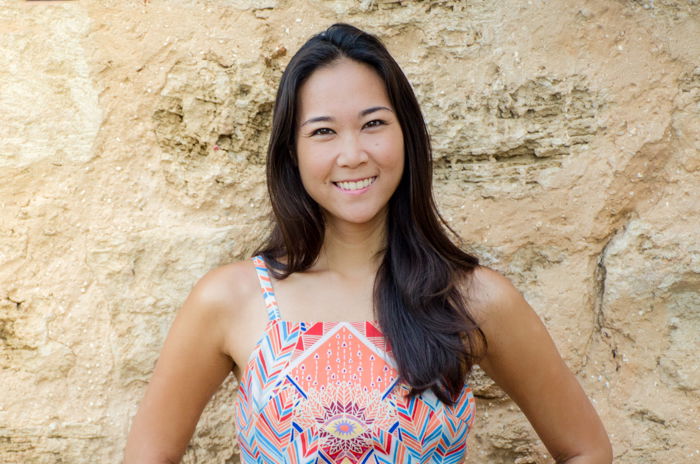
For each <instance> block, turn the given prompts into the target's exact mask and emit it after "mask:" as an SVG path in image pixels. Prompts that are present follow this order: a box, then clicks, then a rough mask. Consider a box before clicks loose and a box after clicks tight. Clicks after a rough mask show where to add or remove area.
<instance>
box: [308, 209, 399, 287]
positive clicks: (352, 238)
mask: <svg viewBox="0 0 700 464" xmlns="http://www.w3.org/2000/svg"><path fill="white" fill-rule="evenodd" d="M385 246H386V216H385V215H378V216H377V218H376V219H374V220H373V221H371V222H370V223H366V224H349V223H338V222H335V221H327V223H326V232H325V237H324V240H323V246H322V247H321V252H320V254H319V258H318V261H317V263H316V265H315V266H314V268H316V269H317V270H329V271H334V272H337V273H340V274H343V275H346V276H349V277H350V276H357V277H366V276H368V275H371V276H374V275H375V274H376V272H377V269H378V268H379V264H380V262H381V255H382V253H380V252H381V251H382V250H383V249H384V247H385Z"/></svg>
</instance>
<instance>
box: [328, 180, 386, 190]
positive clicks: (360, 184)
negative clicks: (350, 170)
mask: <svg viewBox="0 0 700 464" xmlns="http://www.w3.org/2000/svg"><path fill="white" fill-rule="evenodd" d="M374 179H376V177H368V178H367V179H363V180H360V181H357V182H336V185H338V187H340V188H341V189H343V190H360V189H363V188H365V187H367V186H368V185H369V184H371V183H372V182H374Z"/></svg>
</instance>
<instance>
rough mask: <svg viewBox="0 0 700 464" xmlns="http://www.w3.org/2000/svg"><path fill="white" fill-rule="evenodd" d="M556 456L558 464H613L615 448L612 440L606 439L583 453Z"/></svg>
mask: <svg viewBox="0 0 700 464" xmlns="http://www.w3.org/2000/svg"><path fill="white" fill-rule="evenodd" d="M554 458H555V462H556V463H557V464H612V462H613V449H612V445H611V444H610V440H605V442H601V443H599V444H597V445H596V446H595V447H591V448H590V449H588V450H586V451H585V452H582V453H581V454H577V455H575V456H567V457H557V456H554Z"/></svg>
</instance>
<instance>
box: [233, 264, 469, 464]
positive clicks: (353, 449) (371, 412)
mask: <svg viewBox="0 0 700 464" xmlns="http://www.w3.org/2000/svg"><path fill="white" fill-rule="evenodd" d="M253 261H254V263H255V268H256V270H257V274H258V278H259V280H260V286H261V289H262V293H263V297H264V300H265V306H266V308H267V314H268V323H267V325H266V328H265V331H264V333H263V335H262V337H261V338H260V339H259V341H258V342H257V344H256V346H255V348H254V350H253V352H252V353H251V355H250V358H249V359H248V364H247V365H246V367H245V369H244V371H243V374H242V378H241V382H240V384H239V386H238V396H237V397H236V399H235V401H234V409H235V420H236V425H237V431H236V435H237V438H238V443H239V447H240V451H241V463H242V464H253V463H255V464H263V463H264V464H296V463H304V464H311V463H313V464H355V463H372V464H375V463H377V464H378V463H392V464H393V463H402V464H412V463H455V464H457V463H462V462H463V461H464V458H465V454H466V439H467V434H468V433H469V430H470V428H471V426H472V423H473V421H474V395H473V394H472V391H471V388H469V386H468V385H467V384H466V383H465V385H464V387H463V389H462V391H461V393H460V396H459V397H458V399H457V401H456V403H455V404H454V406H451V407H450V406H446V405H445V404H444V403H442V402H440V401H439V400H438V399H437V397H436V396H435V394H434V393H433V392H432V391H426V392H423V393H422V394H421V395H418V396H417V397H415V398H412V399H408V398H407V397H406V396H405V394H406V393H407V392H408V391H409V387H408V385H406V384H405V383H403V381H399V380H398V371H397V368H396V362H395V360H394V358H393V356H392V352H391V347H389V346H388V345H387V342H386V340H385V339H384V337H383V335H382V333H381V331H380V329H379V324H378V323H377V322H376V321H357V322H323V321H308V322H299V321H288V320H284V319H282V318H281V316H280V312H279V308H278V306H277V301H276V299H275V294H274V292H273V289H272V283H271V280H270V276H269V273H268V270H267V268H266V266H265V262H264V261H263V259H262V258H261V257H259V256H256V257H254V258H253Z"/></svg>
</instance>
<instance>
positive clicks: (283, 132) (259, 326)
mask: <svg viewBox="0 0 700 464" xmlns="http://www.w3.org/2000/svg"><path fill="white" fill-rule="evenodd" d="M267 163H268V164H267V181H268V188H269V193H270V198H271V201H272V206H273V212H274V218H275V222H274V227H273V231H272V233H271V236H270V238H269V240H268V241H267V243H266V244H265V245H264V246H263V247H262V248H261V249H260V250H258V253H256V255H257V256H256V257H254V258H253V260H250V261H244V262H239V263H234V264H230V265H226V266H223V267H220V268H218V269H215V270H213V271H211V272H209V273H208V274H207V275H205V276H204V277H203V278H202V279H201V280H200V281H199V282H197V284H196V285H195V287H194V288H193V290H192V292H191V293H190V295H189V296H188V298H187V300H186V301H185V303H184V305H183V307H182V308H181V309H180V311H179V312H178V314H177V317H176V319H175V321H174V323H173V326H172V328H171V330H170V333H169V335H168V337H167V340H166V342H165V346H164V348H163V351H162V354H161V356H160V358H159V360H158V363H157V365H156V368H155V372H154V375H153V378H152V380H151V382H150V385H149V387H148V390H147V392H146V395H145V397H144V399H143V401H142V403H141V405H140V408H139V411H138V413H137V415H136V417H135V419H134V423H133V426H132V429H131V432H130V434H129V439H128V443H127V448H126V462H127V463H128V464H131V463H151V462H153V463H157V462H179V460H180V459H181V457H182V455H183V453H184V451H185V448H186V445H187V443H188V442H189V440H190V438H191V436H192V433H193V431H194V428H195V425H196V423H197V420H198V418H199V416H200V414H201V412H202V410H203V408H204V407H205V405H206V404H207V402H208V401H209V399H210V397H211V395H212V394H213V393H214V392H215V391H216V389H217V388H218V387H219V385H220V384H221V382H222V381H223V380H224V378H225V377H226V376H227V375H228V373H229V372H230V371H231V370H232V369H233V370H234V372H235V374H236V376H237V378H238V379H239V381H240V389H239V394H238V397H237V400H236V404H235V416H236V417H235V419H236V422H237V426H238V435H239V437H238V438H239V444H240V447H241V461H242V462H243V463H253V462H255V463H258V462H263V463H287V462H314V463H315V462H319V463H320V462H333V463H338V464H341V463H342V464H350V463H356V462H401V463H404V462H453V463H458V462H462V460H463V459H464V455H465V449H466V447H465V440H466V437H467V434H468V432H469V429H470V428H471V426H472V423H473V420H474V399H473V395H472V392H471V390H470V388H469V386H468V385H467V384H466V383H465V378H466V376H467V374H468V373H469V371H470V369H471V367H472V366H473V364H475V363H478V364H479V365H480V366H481V367H482V368H483V369H484V371H485V372H486V373H487V374H488V375H489V376H490V377H491V378H492V379H494V381H495V382H496V383H497V384H498V385H500V386H501V387H502V388H503V389H504V390H505V391H506V392H507V393H508V394H509V395H510V397H511V398H512V399H513V400H514V401H515V402H516V403H517V404H518V405H519V406H520V408H521V409H522V410H523V412H524V413H525V415H526V416H527V418H528V419H529V420H530V422H531V423H532V425H533V426H534V428H535V430H536V431H537V433H538V434H539V436H540V437H541V439H542V440H543V442H544V444H545V445H546V446H547V448H548V450H549V451H550V452H551V454H552V456H553V457H554V458H555V459H556V460H557V462H567V463H607V462H610V461H611V460H612V458H611V455H612V452H611V448H610V443H609V440H608V437H607V434H606V432H605V430H604V428H603V425H602V424H601V422H600V420H599V418H598V416H597V414H596V412H595V410H594V409H593V407H592V405H591V404H590V402H589V401H588V399H587V397H586V395H585V393H584V392H583V391H582V389H581V387H580V386H579V384H578V382H577V381H576V379H575V377H574V376H573V374H572V373H571V372H570V371H569V370H568V369H567V367H566V366H565V364H564V362H563V361H562V359H561V358H560V356H559V354H558V353H557V350H556V348H555V346H554V344H553V342H552V340H551V338H550V336H549V335H548V333H547V331H546V329H545V328H544V326H543V325H542V323H541V322H540V320H539V318H538V317H537V315H536V314H535V313H534V311H533V310H532V309H531V308H530V306H529V305H528V304H527V302H526V301H525V300H524V299H523V297H522V296H521V294H520V293H519V292H518V291H517V290H516V289H515V288H514V287H513V285H512V284H511V283H510V281H509V280H508V279H506V278H505V277H503V276H501V275H500V274H498V273H497V272H495V271H493V270H490V269H488V268H487V267H485V266H480V265H479V264H478V260H477V258H475V257H474V256H471V255H469V254H467V253H465V252H463V251H461V250H460V249H459V248H458V247H457V246H455V245H454V244H453V243H452V242H451V241H450V239H449V238H448V236H447V235H446V233H445V228H446V226H445V225H444V224H443V223H442V221H441V218H440V216H439V214H438V213H437V210H436V207H435V204H434V201H433V197H432V191H431V178H432V174H431V152H430V144H429V139H428V134H427V130H426V127H425V123H424V121H423V117H422V115H421V112H420V108H419V106H418V103H417V101H416V99H415V96H414V94H413V91H412V89H411V87H410V84H409V83H408V81H407V79H406V77H405V76H404V74H403V73H402V72H401V70H400V68H399V67H398V65H397V64H396V62H395V61H394V60H393V58H392V57H391V56H390V55H389V53H388V52H387V51H386V49H385V48H384V46H383V45H382V44H381V43H380V42H379V40H378V39H376V38H375V37H373V36H371V35H369V34H366V33H364V32H362V31H360V30H359V29H356V28H354V27H352V26H349V25H345V24H336V25H333V26H331V27H330V28H329V29H328V30H326V31H324V32H322V33H321V34H318V35H316V36H314V37H312V38H311V39H310V40H309V41H308V42H307V43H306V44H304V45H303V46H302V48H301V49H300V50H299V51H298V52H297V54H296V55H295V56H294V57H293V58H292V60H291V61H290V63H289V65H288V67H287V69H286V70H285V72H284V74H283V76H282V80H281V82H280V86H279V90H278V93H277V98H276V102H275V109H274V116H273V127H272V134H271V138H270V145H269V149H268V161H267ZM261 291H262V297H261ZM263 298H264V299H263ZM263 302H264V303H265V304H263ZM533 374H536V375H533Z"/></svg>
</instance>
